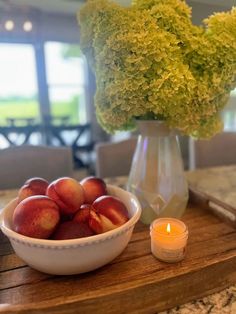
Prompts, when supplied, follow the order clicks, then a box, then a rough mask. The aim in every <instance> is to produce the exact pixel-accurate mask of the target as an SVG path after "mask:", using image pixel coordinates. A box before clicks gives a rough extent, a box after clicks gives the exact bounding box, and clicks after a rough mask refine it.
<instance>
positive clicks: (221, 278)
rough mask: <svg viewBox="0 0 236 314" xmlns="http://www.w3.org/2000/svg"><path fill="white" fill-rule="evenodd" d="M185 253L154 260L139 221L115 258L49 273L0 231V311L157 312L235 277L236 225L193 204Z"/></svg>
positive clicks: (69, 313)
mask: <svg viewBox="0 0 236 314" xmlns="http://www.w3.org/2000/svg"><path fill="white" fill-rule="evenodd" d="M183 220H184V221H185V223H186V224H187V225H188V228H189V233H190V236H189V241H188V248H187V255H186V257H185V259H184V260H183V261H182V262H180V263H176V264H166V263H162V262H159V261H158V260H156V259H155V258H154V257H153V256H152V254H151V252H150V237H149V229H148V227H147V226H144V225H142V224H141V223H139V224H138V225H137V227H136V229H135V232H134V234H133V237H132V240H131V242H130V243H129V245H128V247H127V249H126V250H125V251H124V252H123V254H121V255H120V256H119V257H118V258H116V259H115V260H114V261H113V262H112V263H111V264H109V265H107V266H104V267H102V268H100V269H98V270H96V271H94V272H91V273H87V274H83V275H78V276H50V275H46V274H43V273H40V272H37V271H35V270H33V269H31V268H30V267H28V266H26V265H25V263H24V262H23V261H21V260H20V259H19V258H18V257H17V256H16V255H15V254H14V253H13V252H12V250H11V247H10V245H9V243H8V240H7V239H6V238H5V237H4V236H3V235H1V239H0V240H1V246H0V254H1V256H0V271H1V275H0V303H5V304H8V305H5V306H4V305H2V306H0V312H2V313H25V314H26V313H27V314H31V313H44V314H45V313H48V314H49V313H50V314H55V313H65V314H74V313H83V314H86V313H89V314H91V313H155V312H158V311H161V310H164V309H168V308H172V307H174V306H176V305H179V304H183V303H186V302H188V301H190V300H194V299H196V298H199V297H203V296H206V295H208V294H211V293H213V292H216V291H219V290H222V289H223V288H225V287H227V286H229V285H231V284H233V283H235V282H236V230H235V229H234V228H233V227H232V226H230V225H228V224H227V223H226V222H224V221H222V220H220V218H218V217H216V216H214V215H213V214H212V213H211V212H210V211H208V210H206V208H203V207H200V206H199V205H189V207H188V209H187V211H186V214H185V215H184V217H183Z"/></svg>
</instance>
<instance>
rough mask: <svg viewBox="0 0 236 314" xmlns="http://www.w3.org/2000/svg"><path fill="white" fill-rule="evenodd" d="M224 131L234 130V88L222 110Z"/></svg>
mask: <svg viewBox="0 0 236 314" xmlns="http://www.w3.org/2000/svg"><path fill="white" fill-rule="evenodd" d="M222 118H223V122H224V130H225V131H233V132H235V131H236V89H234V90H233V91H232V92H231V96H230V99H229V102H228V104H227V106H226V107H225V109H224V110H223V112H222Z"/></svg>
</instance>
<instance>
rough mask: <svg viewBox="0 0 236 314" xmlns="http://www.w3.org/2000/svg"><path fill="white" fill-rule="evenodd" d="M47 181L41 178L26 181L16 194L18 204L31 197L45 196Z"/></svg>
mask: <svg viewBox="0 0 236 314" xmlns="http://www.w3.org/2000/svg"><path fill="white" fill-rule="evenodd" d="M48 184H49V183H48V181H46V180H45V179H43V178H37V177H35V178H31V179H28V180H27V181H26V182H25V183H24V185H23V186H22V187H21V188H20V190H19V192H18V200H19V202H21V201H23V200H24V199H25V198H27V197H29V196H33V195H45V194H46V190H47V187H48Z"/></svg>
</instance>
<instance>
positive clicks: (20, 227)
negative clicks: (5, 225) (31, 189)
mask: <svg viewBox="0 0 236 314" xmlns="http://www.w3.org/2000/svg"><path fill="white" fill-rule="evenodd" d="M59 220H60V213H59V207H58V206H57V204H56V203H55V202H54V201H53V200H51V199H50V198H48V197H47V196H30V197H28V198H26V199H24V200H23V201H21V202H20V203H19V204H18V205H17V206H16V208H15V210H14V213H13V229H14V230H15V231H16V232H18V233H20V234H23V235H25V236H28V237H32V238H40V239H47V238H49V237H50V235H51V234H52V233H53V231H54V229H55V227H56V226H57V224H58V222H59Z"/></svg>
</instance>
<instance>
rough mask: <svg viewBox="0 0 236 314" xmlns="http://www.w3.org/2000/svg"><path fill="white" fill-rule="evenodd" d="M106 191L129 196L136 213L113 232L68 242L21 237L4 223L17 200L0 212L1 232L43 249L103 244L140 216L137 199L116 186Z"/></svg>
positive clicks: (124, 229) (110, 186)
mask: <svg viewBox="0 0 236 314" xmlns="http://www.w3.org/2000/svg"><path fill="white" fill-rule="evenodd" d="M107 187H108V190H109V189H115V190H118V191H121V192H122V193H123V192H125V193H127V194H128V195H129V197H130V198H131V199H132V201H133V202H134V203H135V207H136V211H135V213H134V215H133V216H132V217H131V218H130V219H129V220H128V221H127V222H126V223H124V224H123V225H121V226H120V227H117V228H115V229H113V230H110V231H106V232H104V233H101V234H96V235H93V236H89V237H84V238H76V239H68V240H51V239H39V238H31V237H28V236H25V235H22V234H20V233H17V232H15V231H13V230H12V229H10V228H9V227H7V226H6V224H5V223H4V218H5V215H6V213H7V212H8V210H9V209H10V208H11V207H10V205H11V203H13V202H14V201H16V199H17V198H15V199H13V200H11V201H10V202H9V203H8V204H7V205H6V206H5V207H4V208H3V209H2V210H1V211H0V229H1V230H2V232H3V233H4V234H5V235H6V236H7V237H8V238H9V239H10V240H13V241H16V242H18V243H23V244H26V245H29V246H39V247H45V248H68V247H73V246H76V247H77V246H85V245H91V244H95V243H99V242H103V241H106V240H110V239H112V238H115V237H118V236H119V235H121V234H123V233H125V232H126V231H128V230H129V229H130V228H132V227H133V226H134V225H135V224H136V222H137V221H138V220H139V218H140V216H141V205H140V203H139V201H138V199H137V197H136V196H135V195H134V194H132V193H130V192H129V191H126V190H124V189H122V188H120V187H118V186H115V185H111V184H107Z"/></svg>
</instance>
